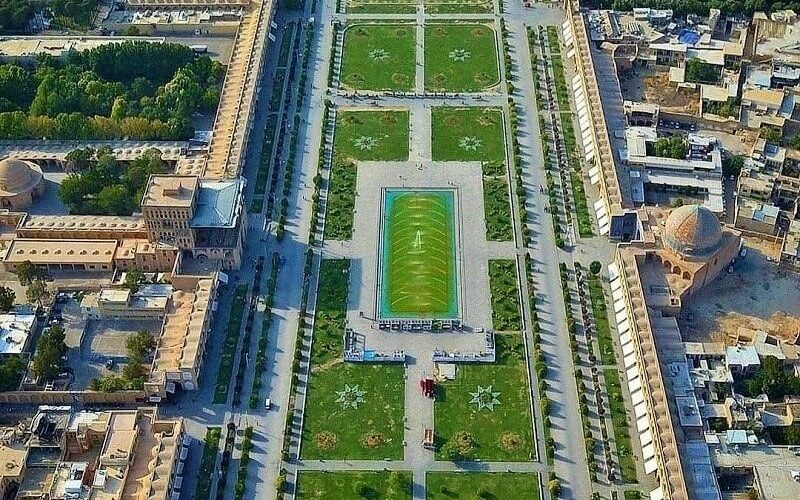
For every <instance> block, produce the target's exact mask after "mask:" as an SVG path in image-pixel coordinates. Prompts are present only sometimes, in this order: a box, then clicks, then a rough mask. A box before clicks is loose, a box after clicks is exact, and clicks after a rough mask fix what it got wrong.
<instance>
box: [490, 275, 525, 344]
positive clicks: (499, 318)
mask: <svg viewBox="0 0 800 500" xmlns="http://www.w3.org/2000/svg"><path fill="white" fill-rule="evenodd" d="M489 288H490V289H491V293H492V326H493V327H494V329H495V330H500V331H504V330H515V331H519V330H521V329H522V316H521V315H520V304H519V292H518V288H517V266H516V262H515V261H513V260H510V259H509V260H490V261H489Z"/></svg>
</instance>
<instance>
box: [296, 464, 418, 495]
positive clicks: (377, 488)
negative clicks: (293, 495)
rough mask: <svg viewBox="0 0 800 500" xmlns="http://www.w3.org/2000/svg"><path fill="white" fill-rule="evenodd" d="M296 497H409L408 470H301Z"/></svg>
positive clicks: (409, 474)
mask: <svg viewBox="0 0 800 500" xmlns="http://www.w3.org/2000/svg"><path fill="white" fill-rule="evenodd" d="M297 498H298V499H299V500H340V499H342V498H348V499H353V500H355V499H362V498H363V499H370V500H410V499H411V473H410V472H400V471H392V472H386V471H383V472H349V471H348V472H341V471H338V472H329V471H301V472H300V473H299V474H298V476H297Z"/></svg>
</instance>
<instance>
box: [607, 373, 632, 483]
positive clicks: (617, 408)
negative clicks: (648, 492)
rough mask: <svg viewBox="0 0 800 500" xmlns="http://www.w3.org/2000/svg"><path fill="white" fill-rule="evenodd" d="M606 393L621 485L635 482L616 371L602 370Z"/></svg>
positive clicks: (628, 430) (626, 418)
mask: <svg viewBox="0 0 800 500" xmlns="http://www.w3.org/2000/svg"><path fill="white" fill-rule="evenodd" d="M603 378H605V380H606V389H607V392H608V404H609V406H611V420H612V421H613V423H614V441H615V442H616V443H617V456H619V468H620V476H621V479H622V482H623V483H635V482H636V462H634V460H633V448H632V447H631V430H630V425H629V424H628V416H627V412H626V411H625V400H624V399H623V397H622V385H621V384H620V381H619V374H618V373H617V370H616V369H613V368H606V369H605V370H603Z"/></svg>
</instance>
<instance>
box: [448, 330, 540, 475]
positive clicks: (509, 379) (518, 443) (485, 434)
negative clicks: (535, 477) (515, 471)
mask: <svg viewBox="0 0 800 500" xmlns="http://www.w3.org/2000/svg"><path fill="white" fill-rule="evenodd" d="M495 340H496V343H497V363H495V364H482V363H467V364H460V365H458V371H457V374H456V379H455V380H453V381H448V382H444V383H442V384H440V385H439V386H438V387H437V392H436V403H435V404H434V414H435V421H436V424H435V429H436V440H437V444H438V445H439V450H438V451H437V452H436V458H437V459H438V460H447V459H449V458H453V455H450V453H449V452H448V449H452V448H455V449H456V450H457V452H458V453H457V455H456V456H455V458H457V459H459V460H461V459H467V460H472V459H481V460H491V461H523V460H530V459H531V455H532V453H533V440H532V432H531V413H530V391H529V389H528V384H527V376H526V374H525V361H524V359H525V358H524V352H523V349H524V347H523V342H522V336H521V335H520V334H498V335H496V336H495ZM478 386H480V387H482V388H484V389H486V388H487V387H488V386H491V391H492V392H493V393H499V394H496V399H497V401H499V404H497V405H496V406H494V410H493V411H492V410H489V409H488V408H482V409H480V410H478V409H477V403H470V400H471V399H472V398H473V396H472V395H471V394H470V393H475V392H477V391H478ZM488 397H489V396H488V395H487V393H486V392H485V391H484V392H482V393H481V399H482V400H486V398H488ZM454 437H459V439H458V440H453V439H452V438H454Z"/></svg>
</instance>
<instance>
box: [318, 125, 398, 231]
mask: <svg viewBox="0 0 800 500" xmlns="http://www.w3.org/2000/svg"><path fill="white" fill-rule="evenodd" d="M408 136H409V125H408V110H387V111H383V110H381V111H377V110H376V111H371V110H357V111H356V110H344V111H339V113H337V115H336V129H335V132H334V140H333V165H332V167H331V179H330V185H329V187H328V204H327V214H326V216H325V238H326V239H332V240H349V239H350V238H351V237H352V236H353V210H354V209H355V205H356V175H357V173H358V172H357V170H358V168H357V167H356V164H355V162H356V161H358V160H407V159H408Z"/></svg>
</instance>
